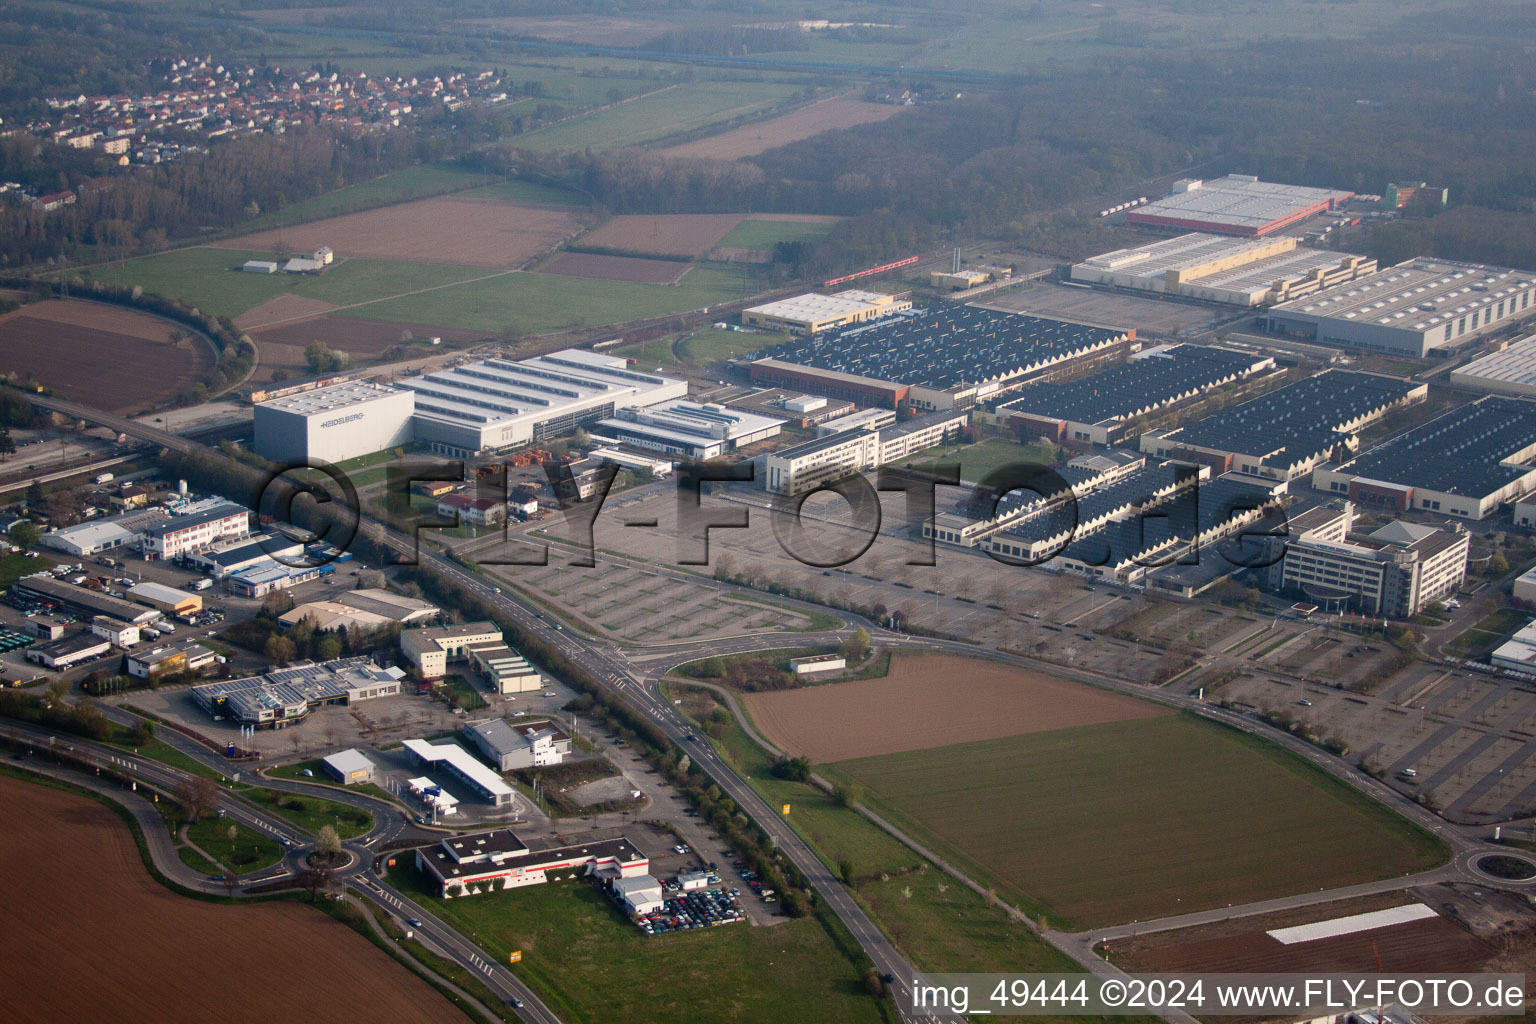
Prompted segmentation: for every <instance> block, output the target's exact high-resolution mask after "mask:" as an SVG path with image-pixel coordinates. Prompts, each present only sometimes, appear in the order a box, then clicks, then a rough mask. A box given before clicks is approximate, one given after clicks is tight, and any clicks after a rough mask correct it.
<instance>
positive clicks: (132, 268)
mask: <svg viewBox="0 0 1536 1024" xmlns="http://www.w3.org/2000/svg"><path fill="white" fill-rule="evenodd" d="M272 258H274V257H273V254H272V253H269V252H254V251H241V250H235V249H215V248H211V247H204V246H197V247H193V248H190V249H175V250H172V251H171V252H165V253H160V254H158V255H155V256H142V257H140V258H138V259H132V260H126V261H124V262H122V263H116V264H111V265H104V266H96V267H90V268H88V269H86V270H83V271H81V275H82V276H85V277H90V278H92V279H94V280H97V281H102V282H104V283H106V284H115V285H122V286H125V287H130V288H131V287H134V286H135V285H137V286H140V287H142V288H143V289H144V290H145V291H147V292H155V293H157V294H159V295H164V296H168V297H170V298H174V299H180V300H181V301H183V302H185V303H187V304H189V305H192V306H196V307H197V308H199V309H201V310H203V311H204V312H207V313H215V314H217V315H219V316H229V317H234V316H239V315H240V314H241V313H244V312H246V311H247V310H250V309H252V308H254V307H256V306H259V305H261V304H262V303H263V302H266V301H268V300H270V299H275V298H277V297H278V296H279V295H290V294H291V295H300V296H303V297H305V298H310V299H318V300H320V301H322V302H329V303H331V304H333V305H345V304H350V303H354V302H373V301H375V300H378V299H383V298H387V297H389V296H392V295H400V294H401V293H403V292H410V291H416V290H417V289H421V288H431V287H434V286H437V285H444V284H454V283H458V282H462V281H468V280H470V279H472V278H480V277H485V276H487V275H488V274H494V273H496V271H492V270H487V269H485V268H484V267H459V266H448V265H445V264H440V263H410V262H407V261H403V260H368V259H346V260H342V261H340V262H338V263H336V264H334V265H332V266H331V267H330V268H329V269H328V270H326V272H325V273H323V274H282V273H278V274H248V273H245V272H244V271H242V270H241V269H240V266H241V264H243V263H244V262H245V261H246V260H252V259H272ZM487 283H489V282H487ZM429 294H430V293H429ZM407 301H408V300H407Z"/></svg>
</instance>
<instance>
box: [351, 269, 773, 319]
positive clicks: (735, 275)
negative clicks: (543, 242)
mask: <svg viewBox="0 0 1536 1024" xmlns="http://www.w3.org/2000/svg"><path fill="white" fill-rule="evenodd" d="M761 280H762V277H761V274H760V273H759V272H758V271H756V270H754V269H752V268H749V267H747V266H745V265H738V266H729V267H728V266H724V265H721V264H704V265H702V266H698V267H695V268H694V269H693V270H692V271H690V272H689V273H688V275H687V276H685V277H684V278H683V279H682V281H681V282H680V283H678V284H677V285H676V286H670V285H654V284H640V283H636V282H633V281H593V280H590V279H587V278H579V277H562V276H560V275H558V274H529V273H522V272H515V273H507V274H498V275H495V276H492V277H488V278H484V279H480V280H475V281H470V282H468V283H465V284H461V285H457V286H455V287H451V288H438V289H435V290H433V291H428V292H422V293H420V294H415V295H408V296H404V297H401V298H393V299H385V300H381V301H376V302H370V303H368V304H366V305H357V306H353V307H351V308H348V309H344V310H342V311H340V312H339V313H338V314H337V315H339V316H349V317H364V318H367V319H371V320H388V321H391V322H399V323H416V324H433V325H436V326H439V327H448V328H460V329H463V330H466V331H484V332H491V333H494V332H498V331H501V330H503V329H505V328H507V327H509V326H510V327H514V328H516V329H518V330H524V331H551V330H556V329H560V328H565V327H569V326H571V325H573V324H579V325H581V326H586V327H596V326H600V325H603V324H614V323H623V322H626V321H629V320H635V319H639V318H644V317H652V316H665V315H668V314H671V313H682V312H686V311H688V310H693V309H702V308H703V307H705V306H713V305H716V304H718V303H722V302H732V301H735V300H738V299H743V298H747V297H749V296H752V295H756V294H757V293H758V292H759V291H761V284H760V282H761Z"/></svg>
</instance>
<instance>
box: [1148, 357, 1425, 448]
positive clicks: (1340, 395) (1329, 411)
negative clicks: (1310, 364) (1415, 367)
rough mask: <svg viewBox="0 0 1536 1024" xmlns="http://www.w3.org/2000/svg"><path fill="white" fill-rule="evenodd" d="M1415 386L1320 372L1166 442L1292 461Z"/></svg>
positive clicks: (1186, 429) (1332, 442)
mask: <svg viewBox="0 0 1536 1024" xmlns="http://www.w3.org/2000/svg"><path fill="white" fill-rule="evenodd" d="M1418 386H1419V385H1417V384H1415V383H1414V382H1412V381H1408V380H1401V379H1399V378H1396V377H1384V376H1379V375H1377V374H1373V373H1356V372H1353V371H1350V370H1326V371H1324V372H1323V373H1320V374H1318V375H1316V376H1315V377H1308V378H1306V379H1304V380H1299V381H1297V382H1296V383H1294V384H1288V385H1286V386H1285V387H1283V388H1277V389H1276V390H1274V391H1271V392H1268V393H1267V394H1263V395H1260V396H1259V397H1258V398H1255V399H1253V400H1252V401H1251V402H1244V403H1243V404H1241V405H1235V406H1233V407H1231V408H1230V409H1223V410H1222V411H1221V412H1218V413H1213V414H1212V415H1210V416H1207V417H1205V418H1204V419H1200V420H1196V421H1195V422H1193V423H1186V424H1185V425H1184V426H1182V427H1180V428H1179V429H1178V430H1176V431H1174V432H1173V433H1171V434H1170V435H1168V438H1167V440H1169V441H1171V442H1173V443H1176V444H1188V445H1193V446H1196V447H1201V448H1213V449H1216V450H1218V451H1224V452H1235V453H1241V454H1244V455H1269V454H1273V453H1279V452H1287V453H1288V454H1290V455H1292V456H1294V457H1295V458H1296V459H1297V460H1300V459H1303V458H1306V457H1308V456H1311V455H1315V454H1317V453H1318V452H1322V451H1326V450H1327V449H1328V448H1330V447H1332V446H1333V445H1335V444H1337V443H1338V442H1339V440H1341V438H1340V436H1339V433H1338V428H1339V426H1340V425H1341V424H1344V423H1348V422H1350V421H1352V420H1355V419H1358V418H1359V417H1361V416H1364V415H1367V414H1368V413H1371V412H1374V411H1376V410H1378V409H1381V408H1382V407H1383V406H1387V405H1390V404H1392V403H1393V402H1397V401H1400V400H1402V399H1403V398H1404V397H1406V396H1407V395H1408V394H1409V393H1410V392H1411V391H1413V390H1414V388H1416V387H1418Z"/></svg>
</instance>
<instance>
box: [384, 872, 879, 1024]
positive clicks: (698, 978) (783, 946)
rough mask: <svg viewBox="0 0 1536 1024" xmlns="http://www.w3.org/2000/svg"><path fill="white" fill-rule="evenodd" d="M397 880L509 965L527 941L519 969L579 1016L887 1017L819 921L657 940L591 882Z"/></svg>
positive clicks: (411, 875) (566, 1014)
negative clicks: (469, 884)
mask: <svg viewBox="0 0 1536 1024" xmlns="http://www.w3.org/2000/svg"><path fill="white" fill-rule="evenodd" d="M390 878H391V881H392V882H393V883H394V884H396V885H398V886H400V888H401V889H402V890H404V891H405V892H407V893H409V894H411V895H413V896H415V897H416V898H417V899H418V900H419V901H420V902H421V903H422V904H423V905H425V906H427V907H429V908H430V909H431V911H432V912H433V913H435V914H438V915H441V917H442V918H443V919H444V920H445V921H447V922H448V923H450V924H452V925H454V926H455V927H457V928H458V929H459V930H460V931H462V932H464V933H466V934H473V935H475V936H476V939H477V941H478V943H479V944H480V946H481V948H483V949H485V950H487V951H488V952H489V954H490V958H491V959H492V960H496V961H500V962H502V963H506V961H507V954H508V953H509V952H511V951H512V950H514V949H520V950H522V951H523V959H522V962H521V963H520V964H519V965H518V967H517V973H518V976H519V977H521V978H522V979H523V980H524V981H525V982H527V983H528V984H529V985H530V986H532V987H533V989H534V991H536V992H537V993H538V994H539V997H540V998H541V999H543V1000H544V1001H545V1002H546V1003H548V1004H549V1007H550V1009H552V1010H554V1011H555V1012H556V1013H557V1014H559V1016H560V1019H561V1020H562V1021H566V1022H568V1024H606V1022H609V1021H626V1022H632V1024H644V1022H648V1021H654V1022H671V1021H676V1020H678V1019H679V1012H678V1011H679V1008H680V1007H686V1008H687V1012H686V1014H685V1016H686V1017H687V1019H690V1020H711V1021H752V1022H754V1024H758V1022H761V1024H776V1022H781V1021H782V1022H790V1021H796V1022H798V1021H806V1020H835V1021H846V1022H850V1024H853V1022H859V1021H868V1022H875V1021H879V1020H881V1019H882V1017H883V1015H882V1013H881V1011H880V1009H879V1006H878V1004H877V1003H876V1002H875V1001H874V1000H873V999H871V998H870V997H869V996H867V995H865V994H864V992H863V990H862V989H861V988H860V987H859V985H858V984H857V982H858V974H857V972H856V970H855V969H854V966H853V964H852V963H851V962H850V960H849V959H848V955H847V953H846V952H845V951H844V950H843V949H842V948H840V947H839V945H838V943H837V942H834V940H833V939H832V938H831V937H830V936H829V935H828V931H827V928H826V927H825V926H824V925H823V924H822V923H821V922H819V921H817V920H815V919H810V918H807V919H803V920H798V921H785V922H783V923H782V924H776V925H774V926H773V927H771V928H753V927H750V926H748V925H745V924H740V925H727V926H726V927H723V928H709V929H705V930H703V931H697V932H675V933H672V934H668V935H660V936H654V937H647V936H646V935H643V934H642V933H641V932H640V930H639V929H637V928H636V927H635V926H634V925H633V924H631V923H630V922H629V919H628V918H627V917H625V916H624V915H623V914H622V913H620V911H619V910H618V908H617V907H615V906H614V905H613V903H612V902H611V901H609V900H608V898H607V897H605V896H604V895H602V894H601V893H600V892H598V891H597V889H596V888H595V887H593V886H591V885H588V884H586V883H584V882H579V881H578V882H557V883H550V884H548V885H533V886H528V887H527V888H523V889H512V890H504V891H501V892H496V893H491V894H483V895H480V896H469V897H465V898H463V899H454V900H442V899H438V898H437V897H436V894H435V890H431V889H429V888H428V887H426V886H425V885H424V884H423V883H422V879H421V876H420V874H419V873H418V872H416V871H415V870H414V869H397V870H396V871H394V872H393V873H392V874H391V876H390ZM843 941H846V942H851V940H846V939H844V940H843ZM727 977H728V978H729V980H730V984H723V983H722V981H723V979H725V978H727ZM594 979H601V981H600V983H594ZM786 979H793V981H794V983H793V984H786Z"/></svg>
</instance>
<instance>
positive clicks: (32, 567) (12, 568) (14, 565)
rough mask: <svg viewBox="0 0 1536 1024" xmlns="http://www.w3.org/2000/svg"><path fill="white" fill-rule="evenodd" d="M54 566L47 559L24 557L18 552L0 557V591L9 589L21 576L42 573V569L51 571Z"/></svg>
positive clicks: (31, 556)
mask: <svg viewBox="0 0 1536 1024" xmlns="http://www.w3.org/2000/svg"><path fill="white" fill-rule="evenodd" d="M55 564H56V563H54V562H53V561H51V560H49V559H46V558H41V557H36V556H33V555H24V554H21V553H20V552H12V553H11V554H8V555H5V556H3V557H0V590H3V589H4V588H6V587H9V586H10V585H11V584H12V583H15V582H16V581H17V580H19V579H21V578H22V577H23V576H30V575H32V574H33V573H35V572H42V571H43V570H44V569H52V568H53V567H54V565H55Z"/></svg>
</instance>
